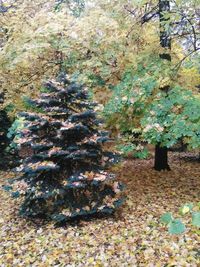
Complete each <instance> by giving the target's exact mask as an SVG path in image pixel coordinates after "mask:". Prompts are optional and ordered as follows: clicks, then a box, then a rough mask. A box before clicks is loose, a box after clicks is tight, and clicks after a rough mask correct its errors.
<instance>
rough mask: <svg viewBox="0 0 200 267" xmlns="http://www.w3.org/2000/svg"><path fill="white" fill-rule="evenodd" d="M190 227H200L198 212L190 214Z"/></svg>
mask: <svg viewBox="0 0 200 267" xmlns="http://www.w3.org/2000/svg"><path fill="white" fill-rule="evenodd" d="M192 225H194V226H197V227H200V212H199V211H197V212H193V213H192Z"/></svg>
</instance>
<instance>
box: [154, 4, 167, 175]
mask: <svg viewBox="0 0 200 267" xmlns="http://www.w3.org/2000/svg"><path fill="white" fill-rule="evenodd" d="M166 12H170V1H168V0H159V20H160V45H161V47H163V48H165V49H166V52H164V53H162V54H160V58H161V59H163V60H168V61H171V55H170V53H169V50H170V49H171V37H170V32H169V30H168V29H166V28H165V22H168V20H169V19H168V18H166V17H165V16H164V15H165V13H166ZM169 89H170V88H169V86H165V87H164V88H162V90H163V91H165V92H166V93H167V92H168V91H169ZM154 168H155V170H157V171H161V170H170V167H169V164H168V149H167V147H161V145H160V143H158V144H157V145H156V147H155V163H154Z"/></svg>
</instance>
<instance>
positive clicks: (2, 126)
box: [0, 93, 11, 169]
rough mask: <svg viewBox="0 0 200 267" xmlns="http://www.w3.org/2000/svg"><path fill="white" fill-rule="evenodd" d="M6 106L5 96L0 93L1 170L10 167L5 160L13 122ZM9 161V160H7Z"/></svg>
mask: <svg viewBox="0 0 200 267" xmlns="http://www.w3.org/2000/svg"><path fill="white" fill-rule="evenodd" d="M3 104H4V94H3V93H0V169H5V168H6V167H7V165H8V163H10V162H7V164H5V158H6V156H7V153H6V148H7V146H8V145H9V139H8V137H7V132H8V129H9V127H10V126H11V121H10V119H9V117H8V114H7V112H6V110H5V108H4V106H3ZM6 159H7V161H8V160H9V159H8V158H6Z"/></svg>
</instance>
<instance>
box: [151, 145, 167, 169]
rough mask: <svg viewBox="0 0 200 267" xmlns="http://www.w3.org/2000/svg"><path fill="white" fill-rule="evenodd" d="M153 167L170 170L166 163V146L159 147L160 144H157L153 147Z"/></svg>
mask: <svg viewBox="0 0 200 267" xmlns="http://www.w3.org/2000/svg"><path fill="white" fill-rule="evenodd" d="M154 169H155V170H157V171H161V170H168V171H169V170H170V167H169V164H168V149H167V147H161V146H160V144H157V145H156V148H155V163H154Z"/></svg>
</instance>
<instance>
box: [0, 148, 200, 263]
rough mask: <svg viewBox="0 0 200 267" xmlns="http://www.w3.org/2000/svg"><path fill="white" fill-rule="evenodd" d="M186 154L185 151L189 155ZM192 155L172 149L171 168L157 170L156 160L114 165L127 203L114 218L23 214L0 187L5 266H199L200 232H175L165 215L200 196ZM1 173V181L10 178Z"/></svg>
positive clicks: (0, 245)
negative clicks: (50, 218)
mask: <svg viewBox="0 0 200 267" xmlns="http://www.w3.org/2000/svg"><path fill="white" fill-rule="evenodd" d="M183 156H186V157H185V158H184V157H183ZM188 156H190V154H188V153H187V154H184V153H181V154H178V153H170V165H171V167H172V171H171V172H167V171H166V172H156V171H154V170H153V169H152V166H153V159H149V160H133V159H128V160H126V161H124V162H123V163H122V164H121V165H120V166H116V167H114V171H115V172H116V173H117V175H118V177H119V179H120V180H121V181H123V182H124V183H125V184H126V189H125V195H126V197H127V200H126V203H125V204H124V205H123V207H122V208H121V209H120V210H118V211H117V212H116V214H115V215H114V216H112V217H109V218H95V219H91V220H87V221H84V220H81V221H80V222H78V224H73V225H72V224H69V225H66V226H64V227H59V228H56V227H55V225H54V224H53V223H44V222H42V221H40V220H38V221H34V222H32V221H27V220H25V219H23V218H20V217H19V216H18V207H19V203H18V200H15V199H11V198H10V196H9V194H8V193H7V192H5V191H3V190H1V192H0V203H1V206H0V212H1V217H0V266H1V267H4V266H5V267H9V266H11V267H13V266H17V267H18V266H25V267H27V266H33V267H35V266H41V267H48V266H70V267H73V266H84V267H85V266H96V267H98V266H99V267H100V266H105V267H106V266H109V267H110V266H120V267H122V266H145V267H146V266H149V267H154V266H155V267H157V266H158V267H159V266H166V267H167V266H186V267H187V266H188V267H189V266H191V267H195V266H200V235H199V234H200V233H199V232H200V231H199V230H198V229H196V228H194V227H192V226H191V224H190V218H189V217H187V216H186V218H185V219H183V221H184V222H185V223H186V225H187V231H186V232H185V233H184V234H182V235H180V236H172V235H169V234H168V232H167V229H166V227H164V226H162V225H161V224H160V223H159V218H160V216H161V215H162V214H163V213H165V212H172V213H173V214H175V215H176V217H177V218H178V217H179V215H178V210H179V207H180V206H182V205H183V204H185V203H189V202H197V201H199V200H200V179H199V176H200V164H199V162H197V161H189V160H186V158H187V157H188ZM10 175H12V174H10V173H5V172H2V173H0V184H1V185H2V184H4V183H5V180H6V179H7V178H8V177H10Z"/></svg>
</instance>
